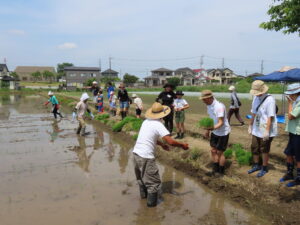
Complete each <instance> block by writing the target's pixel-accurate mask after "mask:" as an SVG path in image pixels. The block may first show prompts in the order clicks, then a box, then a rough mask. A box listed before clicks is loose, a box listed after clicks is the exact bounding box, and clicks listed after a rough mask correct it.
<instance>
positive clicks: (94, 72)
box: [64, 66, 101, 88]
mask: <svg viewBox="0 0 300 225" xmlns="http://www.w3.org/2000/svg"><path fill="white" fill-rule="evenodd" d="M64 72H65V74H66V83H67V88H68V87H78V88H82V87H83V86H84V83H86V82H87V81H88V80H89V79H91V78H95V79H96V81H98V82H100V78H101V73H100V68H99V67H78V66H68V67H65V68H64Z"/></svg>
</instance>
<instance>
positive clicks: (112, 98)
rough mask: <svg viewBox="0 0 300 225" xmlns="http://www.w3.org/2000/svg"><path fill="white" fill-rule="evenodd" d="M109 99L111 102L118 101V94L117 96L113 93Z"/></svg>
mask: <svg viewBox="0 0 300 225" xmlns="http://www.w3.org/2000/svg"><path fill="white" fill-rule="evenodd" d="M109 101H110V102H111V103H114V104H115V103H116V101H117V96H115V95H111V96H110V98H109Z"/></svg>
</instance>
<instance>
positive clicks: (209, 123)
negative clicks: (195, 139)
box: [198, 117, 214, 128]
mask: <svg viewBox="0 0 300 225" xmlns="http://www.w3.org/2000/svg"><path fill="white" fill-rule="evenodd" d="M198 125H199V127H201V128H212V127H214V120H213V119H212V118H210V117H205V118H202V119H201V120H200V121H199V123H198Z"/></svg>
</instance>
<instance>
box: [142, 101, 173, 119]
mask: <svg viewBox="0 0 300 225" xmlns="http://www.w3.org/2000/svg"><path fill="white" fill-rule="evenodd" d="M170 112H171V109H170V107H169V106H165V105H162V104H160V103H159V102H155V103H153V105H152V107H151V108H150V109H148V110H147V111H146V114H145V117H146V118H147V119H154V120H155V119H161V118H164V117H165V116H167V115H169V114H170Z"/></svg>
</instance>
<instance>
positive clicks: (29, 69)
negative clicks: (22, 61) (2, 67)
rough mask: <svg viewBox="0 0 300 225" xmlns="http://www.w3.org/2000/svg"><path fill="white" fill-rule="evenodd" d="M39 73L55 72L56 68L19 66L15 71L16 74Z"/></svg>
mask: <svg viewBox="0 0 300 225" xmlns="http://www.w3.org/2000/svg"><path fill="white" fill-rule="evenodd" d="M37 71H40V72H43V71H50V72H55V68H54V67H53V66H17V67H16V69H15V72H16V73H34V72H37Z"/></svg>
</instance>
